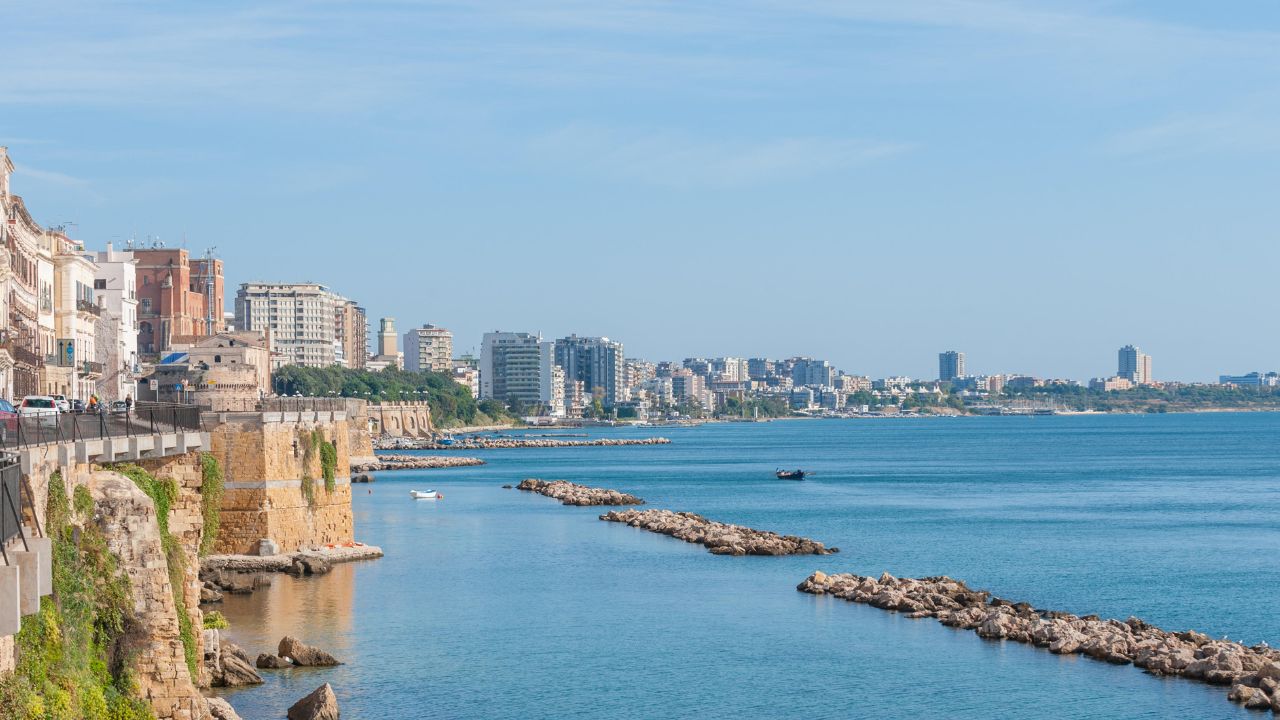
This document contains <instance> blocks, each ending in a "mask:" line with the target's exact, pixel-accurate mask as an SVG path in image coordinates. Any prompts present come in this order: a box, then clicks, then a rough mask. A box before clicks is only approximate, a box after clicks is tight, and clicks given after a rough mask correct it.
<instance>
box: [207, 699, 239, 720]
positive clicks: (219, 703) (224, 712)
mask: <svg viewBox="0 0 1280 720" xmlns="http://www.w3.org/2000/svg"><path fill="white" fill-rule="evenodd" d="M205 700H206V701H207V703H208V706H209V714H210V715H211V716H213V720H241V718H240V716H239V715H238V714H236V711H235V708H233V707H231V703H229V702H227V701H226V700H223V699H222V698H219V697H211V698H205Z"/></svg>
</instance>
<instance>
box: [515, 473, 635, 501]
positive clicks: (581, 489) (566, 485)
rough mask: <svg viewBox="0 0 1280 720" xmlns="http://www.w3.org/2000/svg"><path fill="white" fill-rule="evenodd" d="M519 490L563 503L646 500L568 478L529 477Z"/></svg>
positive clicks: (521, 483) (518, 486) (522, 482)
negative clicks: (543, 478) (539, 478)
mask: <svg viewBox="0 0 1280 720" xmlns="http://www.w3.org/2000/svg"><path fill="white" fill-rule="evenodd" d="M516 489H517V490H524V491H527V492H535V493H538V494H539V495H546V496H547V497H549V498H555V499H556V500H559V501H560V502H561V504H563V505H643V504H644V500H643V499H642V498H638V497H636V496H635V495H628V494H627V493H623V492H618V491H617V490H610V489H608V488H597V487H588V486H586V485H578V484H577V483H571V482H569V481H568V480H538V479H536V478H528V479H527V480H522V481H521V482H520V484H519V485H517V486H516Z"/></svg>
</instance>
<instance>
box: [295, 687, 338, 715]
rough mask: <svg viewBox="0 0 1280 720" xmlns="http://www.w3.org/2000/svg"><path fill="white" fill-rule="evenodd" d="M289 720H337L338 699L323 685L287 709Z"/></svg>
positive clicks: (330, 689) (331, 688) (331, 690)
mask: <svg viewBox="0 0 1280 720" xmlns="http://www.w3.org/2000/svg"><path fill="white" fill-rule="evenodd" d="M289 720H338V697H337V696H336V695H334V694H333V687H332V686H330V685H329V683H325V684H324V685H321V686H320V687H318V688H316V689H315V690H314V691H313V692H312V693H311V694H310V695H308V696H306V697H304V698H302V699H301V700H299V701H298V702H296V703H294V704H293V707H291V708H289Z"/></svg>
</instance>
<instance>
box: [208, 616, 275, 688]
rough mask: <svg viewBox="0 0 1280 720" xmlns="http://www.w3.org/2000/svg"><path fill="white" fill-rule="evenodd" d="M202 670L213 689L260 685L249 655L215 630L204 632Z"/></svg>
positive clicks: (260, 677) (260, 678)
mask: <svg viewBox="0 0 1280 720" xmlns="http://www.w3.org/2000/svg"><path fill="white" fill-rule="evenodd" d="M204 669H205V672H206V673H207V674H208V676H209V679H210V684H211V685H212V686H213V687H243V686H245V685H261V684H262V676H261V675H259V674H258V671H257V670H254V669H253V661H251V660H250V659H249V654H248V653H246V652H245V651H244V650H241V649H240V647H239V646H237V645H236V644H235V643H233V642H231V641H230V640H227V639H226V638H225V637H223V636H222V633H221V632H219V631H217V630H205V631H204Z"/></svg>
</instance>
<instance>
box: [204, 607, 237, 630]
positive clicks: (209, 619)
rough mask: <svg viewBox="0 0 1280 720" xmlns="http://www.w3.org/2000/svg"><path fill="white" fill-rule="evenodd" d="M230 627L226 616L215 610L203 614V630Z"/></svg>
mask: <svg viewBox="0 0 1280 720" xmlns="http://www.w3.org/2000/svg"><path fill="white" fill-rule="evenodd" d="M229 627H231V623H229V622H227V618H226V617H225V616H223V614H222V613H220V612H218V611H217V610H210V611H209V612H207V613H205V614H204V629H205V630H226V629H227V628H229Z"/></svg>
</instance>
